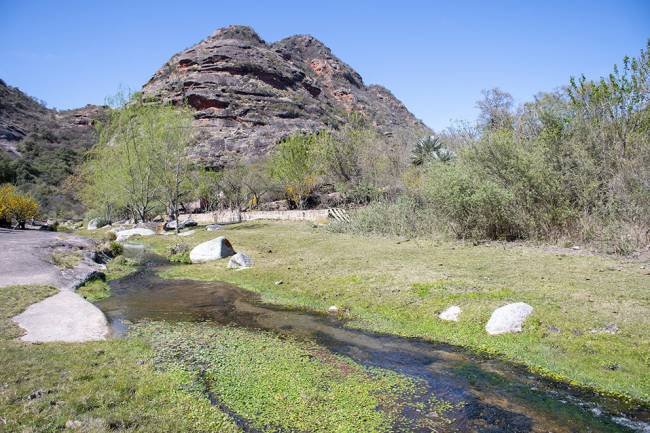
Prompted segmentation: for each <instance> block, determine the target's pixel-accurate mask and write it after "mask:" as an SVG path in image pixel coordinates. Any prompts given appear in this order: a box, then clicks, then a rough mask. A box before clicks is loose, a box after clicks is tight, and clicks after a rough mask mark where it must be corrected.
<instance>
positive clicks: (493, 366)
mask: <svg viewBox="0 0 650 433" xmlns="http://www.w3.org/2000/svg"><path fill="white" fill-rule="evenodd" d="M126 251H127V252H128V254H129V255H131V256H132V257H133V256H138V257H140V260H141V268H140V270H139V271H137V272H135V273H133V274H131V275H128V276H126V277H124V278H121V279H118V280H114V281H111V282H110V287H111V297H109V298H107V299H105V300H103V301H100V302H99V303H98V304H97V305H98V306H99V307H100V308H101V309H102V311H103V312H104V313H105V314H106V316H107V317H108V319H109V321H110V324H111V327H112V330H113V333H114V334H115V335H116V336H121V335H124V334H125V333H126V332H127V330H128V324H129V323H131V322H138V321H141V320H165V321H209V322H212V323H214V324H215V326H221V325H230V326H241V327H245V328H247V329H253V330H266V331H272V332H275V333H277V334H280V335H290V336H293V337H296V338H300V339H309V340H312V341H315V342H316V343H317V344H319V345H321V346H322V347H324V348H326V349H327V350H329V351H331V352H333V353H336V354H339V355H344V356H346V357H349V358H350V359H352V360H353V361H354V362H356V363H358V364H360V365H363V366H367V367H378V368H382V369H386V370H391V371H394V372H397V373H399V374H402V375H404V376H407V377H410V378H413V379H414V380H415V381H416V382H417V383H418V384H419V385H421V386H422V387H424V390H425V391H424V397H422V395H419V397H418V398H420V399H422V398H424V399H425V400H428V397H430V396H435V398H436V399H437V400H444V401H447V402H451V403H452V404H454V408H453V409H452V410H451V411H450V412H449V413H447V414H446V415H447V416H448V417H450V421H451V422H450V423H449V424H448V425H445V427H444V430H440V428H439V427H437V429H436V430H431V428H428V427H426V425H427V422H426V421H427V420H426V417H427V416H430V415H429V413H428V411H426V410H420V409H415V408H416V407H419V406H417V405H413V404H405V405H404V408H403V410H402V414H401V415H402V416H401V417H400V421H399V422H398V423H396V424H395V425H393V426H392V431H395V432H413V431H414V432H430V431H436V432H443V431H444V432H481V433H498V432H503V433H505V432H511V433H524V432H540V433H542V432H575V433H583V432H644V433H650V413H649V412H648V409H647V408H642V409H639V408H629V407H626V406H624V405H623V403H621V402H619V401H617V400H615V399H609V398H603V397H599V396H597V395H595V394H593V393H589V392H585V391H581V390H577V389H573V388H570V387H568V386H566V385H563V384H557V383H553V382H551V381H549V380H546V379H542V378H539V377H536V376H535V375H533V374H531V373H530V372H528V371H527V370H526V369H524V368H521V367H518V366H514V365H512V364H509V363H506V362H503V361H499V360H495V359H490V358H487V357H481V356H476V355H473V354H471V353H469V352H467V351H465V350H463V349H460V348H457V347H453V346H450V345H446V344H438V343H432V342H427V341H424V340H420V339H412V338H404V337H398V336H392V335H384V334H378V333H373V332H368V331H363V330H359V329H353V328H348V327H346V326H345V322H343V321H341V320H339V319H337V318H335V317H331V316H326V315H321V314H317V313H313V312H307V311H300V310H295V309H290V308H283V307H280V306H275V305H267V304H264V303H262V302H260V298H259V295H257V294H255V293H252V292H249V291H247V290H243V289H241V288H238V287H236V286H233V285H231V284H227V283H222V282H213V281H210V282H204V281H194V280H165V279H161V278H159V277H158V276H157V275H156V267H159V266H167V265H169V263H168V262H167V261H166V260H164V259H162V258H161V257H157V256H154V255H151V254H148V253H146V252H144V251H143V249H142V248H141V246H131V247H129V248H126ZM405 398H408V397H405ZM411 403H413V402H411ZM250 431H254V429H251V430H250Z"/></svg>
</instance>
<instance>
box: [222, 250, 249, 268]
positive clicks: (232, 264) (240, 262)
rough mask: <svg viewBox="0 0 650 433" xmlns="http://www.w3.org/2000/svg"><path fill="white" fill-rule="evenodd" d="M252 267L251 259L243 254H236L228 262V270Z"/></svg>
mask: <svg viewBox="0 0 650 433" xmlns="http://www.w3.org/2000/svg"><path fill="white" fill-rule="evenodd" d="M251 266H253V259H251V258H250V257H249V256H247V255H246V254H244V253H237V254H235V255H234V256H232V257H231V258H230V260H229V261H228V267H229V268H230V269H244V268H250V267H251Z"/></svg>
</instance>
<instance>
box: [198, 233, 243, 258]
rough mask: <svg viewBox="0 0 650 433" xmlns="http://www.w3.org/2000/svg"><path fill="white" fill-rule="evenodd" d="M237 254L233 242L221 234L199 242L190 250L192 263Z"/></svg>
mask: <svg viewBox="0 0 650 433" xmlns="http://www.w3.org/2000/svg"><path fill="white" fill-rule="evenodd" d="M234 254H235V250H234V249H233V247H232V244H231V243H230V241H229V240H228V239H226V238H225V236H219V237H218V238H216V239H212V240H211V241H207V242H203V243H201V244H198V245H197V246H195V247H194V248H192V251H190V261H191V262H192V263H204V262H210V261H212V260H219V259H223V258H225V257H230V256H232V255H234Z"/></svg>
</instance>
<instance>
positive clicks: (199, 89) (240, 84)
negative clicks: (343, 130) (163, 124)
mask: <svg viewBox="0 0 650 433" xmlns="http://www.w3.org/2000/svg"><path fill="white" fill-rule="evenodd" d="M142 91H143V93H144V94H145V95H147V96H152V97H155V98H159V99H162V100H165V101H172V102H174V103H177V104H178V103H182V101H187V103H188V104H189V105H190V106H192V107H193V108H194V109H195V110H196V114H195V117H196V120H195V122H194V124H195V125H196V127H197V128H198V129H199V130H200V141H199V144H198V146H197V147H196V150H195V154H196V157H197V159H199V160H201V161H203V162H204V164H205V165H209V166H222V165H225V164H227V163H228V161H230V160H232V159H240V158H243V159H244V160H249V159H255V158H257V157H259V156H262V155H265V154H267V153H268V152H269V151H270V149H272V148H273V147H274V146H275V144H277V143H278V142H279V141H281V140H282V139H283V138H284V137H286V136H287V135H289V134H292V133H294V132H297V131H305V132H314V131H317V130H321V129H327V128H336V127H337V125H339V124H341V123H342V122H344V121H345V117H346V113H351V112H356V113H360V114H361V115H363V116H364V117H366V119H367V121H368V123H369V124H370V125H372V126H374V127H375V128H377V129H378V130H379V131H381V132H382V133H383V134H386V135H391V134H397V133H400V132H401V131H408V132H409V133H410V134H411V135H425V134H430V133H431V130H430V129H429V128H428V127H427V126H426V125H425V124H424V123H423V122H421V121H420V120H418V119H416V118H415V116H413V114H411V113H410V112H409V111H408V109H407V108H406V107H405V106H404V104H402V103H401V102H400V101H399V100H398V99H397V98H395V96H393V95H392V94H391V93H390V91H389V90H387V89H386V88H384V87H381V86H377V85H371V86H367V85H365V84H364V82H363V79H362V78H361V76H360V75H359V74H358V73H357V72H356V71H355V70H354V69H352V68H351V67H350V66H349V65H347V64H345V63H343V62H342V61H341V60H339V59H338V58H337V57H336V56H335V55H334V54H332V51H331V50H330V49H329V48H328V47H326V46H325V45H324V44H323V43H322V42H320V41H318V40H317V39H315V38H314V37H312V36H308V35H298V36H291V37H288V38H286V39H282V40H281V41H278V42H275V43H272V44H268V43H266V42H265V41H263V40H262V39H261V38H260V37H259V36H258V35H257V34H256V33H255V31H254V30H253V29H251V28H250V27H245V26H230V27H226V28H223V29H220V30H217V31H216V32H215V33H214V34H212V35H211V36H210V37H208V38H206V39H204V40H203V41H201V42H199V43H198V44H196V45H194V46H193V47H190V48H188V49H186V50H184V51H182V52H180V53H178V54H175V55H174V56H172V58H171V59H170V60H169V61H168V62H167V63H166V64H165V65H163V67H162V68H160V69H159V70H158V71H157V72H156V73H155V74H154V75H153V77H152V78H151V79H150V80H149V82H148V83H146V84H145V85H144V87H143V88H142Z"/></svg>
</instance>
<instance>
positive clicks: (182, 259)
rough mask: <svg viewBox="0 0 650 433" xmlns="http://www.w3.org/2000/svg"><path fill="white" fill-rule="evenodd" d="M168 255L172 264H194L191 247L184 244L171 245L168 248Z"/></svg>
mask: <svg viewBox="0 0 650 433" xmlns="http://www.w3.org/2000/svg"><path fill="white" fill-rule="evenodd" d="M167 253H168V257H169V261H170V262H175V263H185V264H189V263H192V262H191V260H190V247H189V246H188V245H187V244H185V243H183V242H177V243H175V244H173V245H170V246H169V247H168V248H167Z"/></svg>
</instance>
